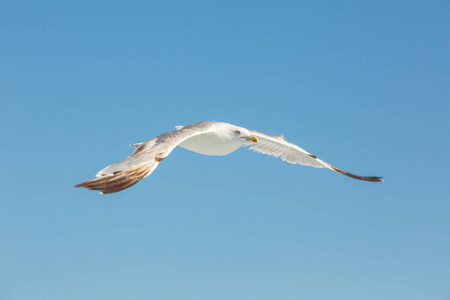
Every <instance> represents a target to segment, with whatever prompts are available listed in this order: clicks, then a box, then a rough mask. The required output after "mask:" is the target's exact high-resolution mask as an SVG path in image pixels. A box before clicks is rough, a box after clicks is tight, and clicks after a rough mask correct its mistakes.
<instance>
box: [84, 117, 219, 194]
mask: <svg viewBox="0 0 450 300" xmlns="http://www.w3.org/2000/svg"><path fill="white" fill-rule="evenodd" d="M211 125H212V122H201V123H195V124H191V125H188V126H185V127H183V128H180V129H178V130H175V131H171V132H167V133H163V134H161V135H159V136H157V137H155V138H153V139H151V140H148V141H146V142H144V143H138V144H133V145H132V146H134V147H136V149H135V150H134V152H133V153H132V154H131V155H130V156H129V157H128V158H126V159H125V160H123V161H121V162H118V163H115V164H112V165H109V166H107V167H106V168H104V169H102V170H100V171H99V172H98V173H97V175H96V177H98V178H96V179H92V180H88V181H85V182H83V183H80V184H77V185H76V186H75V187H84V188H87V189H88V190H98V191H100V194H109V193H115V192H118V191H121V190H124V189H126V188H129V187H130V186H132V185H134V184H136V183H138V182H139V181H140V180H141V179H143V178H145V177H147V176H149V175H150V174H151V173H152V172H153V171H154V170H155V169H156V167H157V166H158V164H159V162H160V161H162V160H163V159H165V158H166V157H167V156H168V155H169V154H170V153H171V152H172V150H173V149H175V148H176V147H177V146H178V145H179V144H181V143H182V142H184V141H185V140H187V139H189V138H191V137H194V136H198V135H202V134H205V133H209V132H211Z"/></svg>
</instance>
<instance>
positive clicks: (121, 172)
mask: <svg viewBox="0 0 450 300" xmlns="http://www.w3.org/2000/svg"><path fill="white" fill-rule="evenodd" d="M176 128H177V129H176V130H174V131H170V132H167V133H163V134H161V135H159V136H157V137H154V138H152V139H150V140H148V141H146V142H143V143H137V144H132V145H131V146H133V147H135V148H136V149H135V150H134V152H133V153H132V154H131V155H130V156H129V157H128V158H126V159H125V160H124V161H121V162H118V163H115V164H112V165H109V166H107V167H106V168H104V169H103V170H100V171H99V172H98V173H97V175H96V177H97V178H96V179H92V180H88V181H85V182H83V183H80V184H77V185H76V186H75V187H85V188H87V189H88V190H98V191H100V194H109V193H115V192H118V191H121V190H124V189H126V188H129V187H130V186H132V185H134V184H136V183H137V182H138V181H140V180H141V179H142V178H145V177H147V176H149V175H150V174H151V173H152V172H153V171H154V170H155V169H156V167H157V166H158V165H159V163H160V162H161V161H162V160H164V159H165V158H166V157H167V156H169V154H170V153H171V152H172V150H173V149H175V148H177V147H181V148H184V149H187V150H190V151H193V152H197V153H200V154H204V155H212V156H223V155H227V154H230V153H232V152H234V151H236V150H237V149H239V148H241V147H242V146H250V149H251V150H254V151H255V152H258V153H263V154H268V155H271V156H274V157H280V158H281V159H282V160H283V161H287V162H288V163H291V164H300V165H305V166H311V167H315V168H328V169H330V170H333V171H335V172H338V173H341V174H343V175H346V176H349V177H352V178H355V179H359V180H365V181H373V182H380V181H383V179H382V177H376V176H359V175H353V174H351V173H348V172H345V171H342V170H340V169H338V168H336V167H334V166H332V165H330V164H329V163H326V162H324V161H323V160H321V159H319V158H317V157H316V156H315V155H313V154H311V153H309V152H307V151H306V150H304V149H302V148H300V147H298V146H297V145H294V144H292V143H289V142H287V141H286V140H285V139H284V136H283V135H279V136H270V135H267V134H264V133H261V132H258V131H255V130H249V129H245V128H243V127H239V126H235V125H232V124H228V123H223V122H214V121H213V122H200V123H194V124H191V125H187V126H177V127H176Z"/></svg>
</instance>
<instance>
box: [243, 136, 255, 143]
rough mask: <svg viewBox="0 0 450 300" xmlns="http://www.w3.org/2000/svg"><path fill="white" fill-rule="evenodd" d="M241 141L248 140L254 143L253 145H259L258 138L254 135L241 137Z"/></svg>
mask: <svg viewBox="0 0 450 300" xmlns="http://www.w3.org/2000/svg"><path fill="white" fill-rule="evenodd" d="M241 139H246V140H247V141H249V142H253V143H257V142H258V138H257V137H256V136H254V135H250V136H243V137H241Z"/></svg>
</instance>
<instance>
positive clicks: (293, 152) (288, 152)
mask: <svg viewBox="0 0 450 300" xmlns="http://www.w3.org/2000/svg"><path fill="white" fill-rule="evenodd" d="M250 132H251V134H252V135H254V136H256V137H257V138H258V142H257V143H252V144H251V146H250V149H251V150H254V151H255V152H258V153H262V154H268V155H271V156H274V157H280V158H281V159H282V160H283V161H287V162H288V163H291V164H300V165H305V166H311V167H315V168H328V169H330V170H333V171H335V172H338V173H341V174H344V175H346V176H349V177H352V178H355V179H360V180H365V181H375V182H376V181H383V179H382V177H376V176H359V175H354V174H351V173H348V172H345V171H342V170H340V169H338V168H336V167H334V166H332V165H330V164H329V163H326V162H324V161H323V160H321V159H319V158H317V156H315V155H313V154H311V153H309V152H307V151H306V150H304V149H302V148H300V147H299V146H297V145H295V144H292V143H289V142H287V141H286V140H285V139H284V136H283V135H280V136H270V135H267V134H264V133H261V132H258V131H255V130H250Z"/></svg>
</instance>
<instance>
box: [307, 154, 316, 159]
mask: <svg viewBox="0 0 450 300" xmlns="http://www.w3.org/2000/svg"><path fill="white" fill-rule="evenodd" d="M308 156H309V157H312V158H317V156H315V155H314V154H311V153H308Z"/></svg>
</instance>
